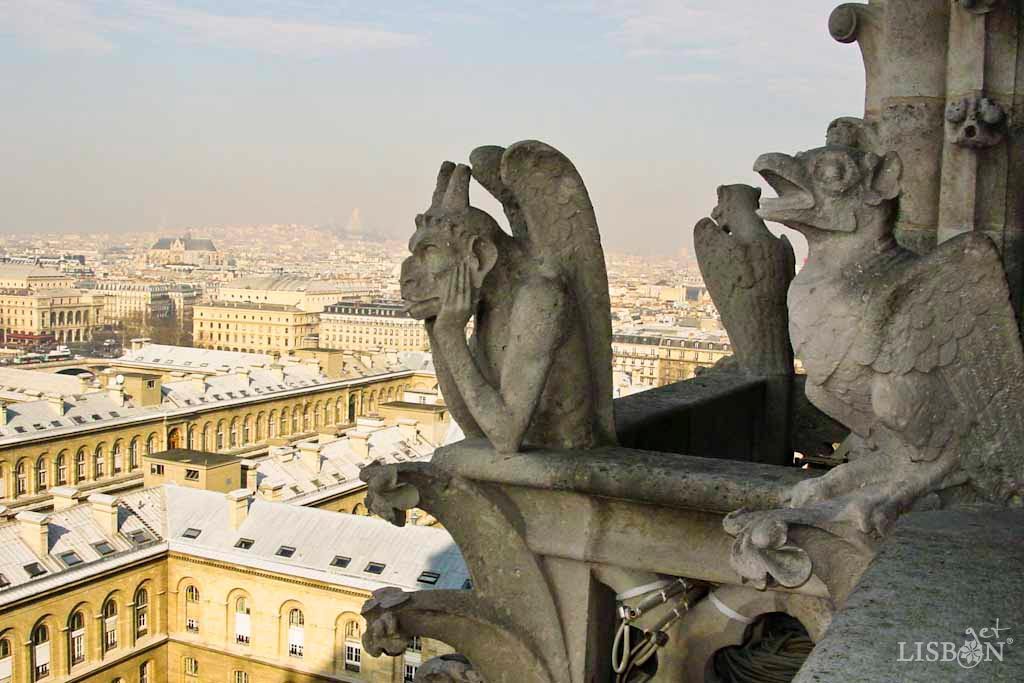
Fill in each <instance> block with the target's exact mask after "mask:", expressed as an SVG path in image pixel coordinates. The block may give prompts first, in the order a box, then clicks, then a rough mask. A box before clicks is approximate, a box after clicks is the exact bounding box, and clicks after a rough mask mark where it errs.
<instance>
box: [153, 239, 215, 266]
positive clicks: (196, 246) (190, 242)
mask: <svg viewBox="0 0 1024 683" xmlns="http://www.w3.org/2000/svg"><path fill="white" fill-rule="evenodd" d="M146 260H147V261H148V262H149V263H151V264H153V265H175V264H181V265H192V266H222V265H224V264H225V263H226V261H227V259H226V258H225V257H224V254H222V253H221V252H219V251H217V247H215V246H214V244H213V240H210V239H201V238H194V237H191V236H189V235H185V236H182V237H161V238H160V239H158V240H157V241H156V242H155V243H154V244H153V246H152V247H150V248H149V251H148V252H147V254H146Z"/></svg>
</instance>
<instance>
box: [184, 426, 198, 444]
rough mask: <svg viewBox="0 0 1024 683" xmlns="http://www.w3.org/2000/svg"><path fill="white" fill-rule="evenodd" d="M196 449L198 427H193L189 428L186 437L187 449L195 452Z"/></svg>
mask: <svg viewBox="0 0 1024 683" xmlns="http://www.w3.org/2000/svg"><path fill="white" fill-rule="evenodd" d="M195 447H196V426H195V425H192V426H190V427H189V428H188V431H187V432H186V437H185V448H187V449H189V450H194V449H195Z"/></svg>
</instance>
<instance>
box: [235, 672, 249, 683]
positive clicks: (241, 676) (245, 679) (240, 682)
mask: <svg viewBox="0 0 1024 683" xmlns="http://www.w3.org/2000/svg"><path fill="white" fill-rule="evenodd" d="M234 683H249V674H247V673H245V672H244V671H236V672H235V678H234Z"/></svg>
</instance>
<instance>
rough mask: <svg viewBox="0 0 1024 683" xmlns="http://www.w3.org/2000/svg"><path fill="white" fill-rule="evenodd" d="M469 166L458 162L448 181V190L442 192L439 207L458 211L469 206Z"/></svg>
mask: <svg viewBox="0 0 1024 683" xmlns="http://www.w3.org/2000/svg"><path fill="white" fill-rule="evenodd" d="M469 178H470V171H469V166H466V165H465V164H459V165H458V166H456V167H455V171H454V172H453V173H452V177H451V180H449V181H448V191H447V192H445V193H444V201H443V202H442V203H441V207H442V208H443V209H445V210H447V211H459V210H461V209H468V208H469Z"/></svg>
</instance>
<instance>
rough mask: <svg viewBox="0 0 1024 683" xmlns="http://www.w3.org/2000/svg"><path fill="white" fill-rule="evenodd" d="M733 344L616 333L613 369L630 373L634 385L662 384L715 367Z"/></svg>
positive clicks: (727, 353) (653, 385)
mask: <svg viewBox="0 0 1024 683" xmlns="http://www.w3.org/2000/svg"><path fill="white" fill-rule="evenodd" d="M731 355H732V347H731V346H730V345H729V344H728V343H727V342H723V341H711V340H703V339H684V338H680V337H665V336H658V335H634V334H616V335H614V336H613V337H612V368H613V370H614V371H615V372H619V373H623V374H624V375H626V376H628V377H629V378H630V380H631V383H632V385H633V386H642V387H648V388H653V387H660V386H664V385H666V384H672V383H673V382H679V381H681V380H684V379H690V378H691V377H693V376H694V374H695V373H696V371H697V368H701V367H711V366H713V365H714V364H715V363H717V362H718V361H719V360H721V359H722V358H724V357H726V356H731Z"/></svg>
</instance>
